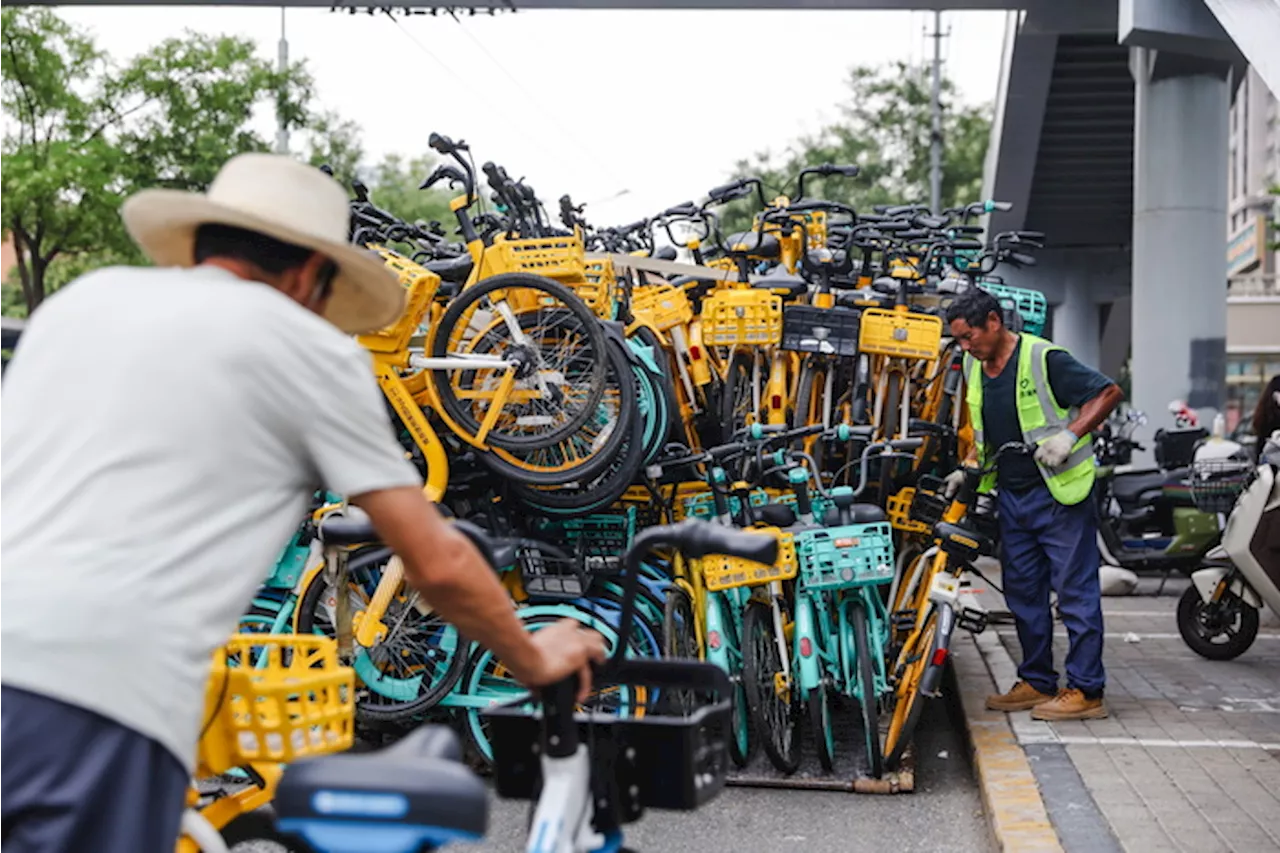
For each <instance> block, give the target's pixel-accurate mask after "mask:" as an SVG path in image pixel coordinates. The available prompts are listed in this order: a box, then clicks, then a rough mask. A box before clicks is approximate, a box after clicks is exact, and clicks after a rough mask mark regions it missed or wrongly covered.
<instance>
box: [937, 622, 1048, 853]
mask: <svg viewBox="0 0 1280 853" xmlns="http://www.w3.org/2000/svg"><path fill="white" fill-rule="evenodd" d="M956 639H958V641H959V642H957V643H956V644H955V648H953V650H952V655H951V661H952V665H953V669H954V672H955V679H956V687H957V689H956V691H955V695H956V698H957V700H958V701H959V704H960V709H961V711H962V712H963V714H964V723H965V729H966V731H967V733H968V736H969V749H970V753H971V758H972V760H973V768H974V772H975V773H976V774H977V776H978V786H979V787H980V788H981V789H982V803H983V807H984V808H985V810H986V813H987V820H988V821H989V823H990V826H991V832H992V834H993V835H994V836H995V840H996V846H997V848H998V849H1000V850H1016V851H1019V853H1021V851H1044V853H1061V851H1062V845H1061V843H1060V842H1059V841H1058V834H1057V832H1055V831H1054V828H1053V824H1052V822H1050V820H1049V812H1048V810H1047V809H1046V808H1045V804H1044V800H1043V799H1042V798H1041V796H1040V786H1039V784H1038V783H1037V782H1036V777H1035V774H1034V773H1033V772H1032V770H1031V764H1030V763H1029V762H1028V761H1027V754H1026V752H1024V751H1023V749H1022V747H1021V746H1020V745H1019V744H1018V739H1017V737H1015V735H1014V732H1013V727H1012V726H1011V725H1010V723H1009V719H1008V716H1007V715H1006V714H1002V713H1000V712H998V711H988V710H987V709H986V697H987V695H988V693H994V692H996V684H995V679H994V678H993V677H992V675H991V672H990V670H989V669H988V667H987V663H986V661H985V660H984V657H983V653H982V650H981V649H980V648H979V645H978V638H977V637H974V636H973V635H971V634H969V633H968V632H957V637H956ZM992 639H994V637H993V638H992ZM996 642H999V640H996ZM956 652H959V654H956Z"/></svg>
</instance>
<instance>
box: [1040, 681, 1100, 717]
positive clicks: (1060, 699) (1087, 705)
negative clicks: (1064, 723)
mask: <svg viewBox="0 0 1280 853" xmlns="http://www.w3.org/2000/svg"><path fill="white" fill-rule="evenodd" d="M1106 715H1107V706H1106V705H1105V704H1103V702H1102V697H1101V696H1099V697H1098V698H1097V699H1089V698H1088V697H1086V696H1085V695H1084V692H1083V691H1081V690H1077V689H1076V688H1074V687H1069V688H1067V689H1066V690H1062V691H1059V693H1058V695H1057V696H1055V697H1053V701H1051V702H1045V703H1044V704H1043V705H1037V706H1035V707H1034V708H1032V709H1031V719H1033V720H1101V719H1102V718H1103V717H1105V716H1106Z"/></svg>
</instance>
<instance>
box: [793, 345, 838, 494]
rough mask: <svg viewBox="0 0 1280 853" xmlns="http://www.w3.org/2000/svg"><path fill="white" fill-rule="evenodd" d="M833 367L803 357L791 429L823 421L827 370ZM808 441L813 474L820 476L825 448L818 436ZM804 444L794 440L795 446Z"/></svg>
mask: <svg viewBox="0 0 1280 853" xmlns="http://www.w3.org/2000/svg"><path fill="white" fill-rule="evenodd" d="M833 368H834V366H827V365H824V364H822V363H821V362H820V361H819V359H818V358H817V357H816V356H809V357H808V358H806V359H805V362H804V367H802V368H801V370H800V381H799V382H798V383H797V385H796V410H795V416H794V417H793V418H792V423H791V426H792V428H793V429H795V428H799V427H803V426H809V425H811V424H820V423H822V422H823V415H824V412H823V406H824V404H825V402H826V401H825V400H824V394H825V392H826V385H827V370H829V369H833ZM809 443H810V445H811V446H810V448H809V455H811V456H812V457H813V461H814V463H815V464H816V465H817V469H816V470H815V472H814V474H815V475H816V476H819V477H820V476H822V473H823V471H825V470H826V462H825V459H824V456H825V454H826V448H825V447H824V446H823V443H822V439H821V438H820V437H818V438H814V439H813V440H812V441H810V442H809ZM804 445H805V440H804V439H800V440H798V441H797V442H796V447H797V448H803V447H804Z"/></svg>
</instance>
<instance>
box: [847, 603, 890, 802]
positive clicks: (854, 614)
mask: <svg viewBox="0 0 1280 853" xmlns="http://www.w3.org/2000/svg"><path fill="white" fill-rule="evenodd" d="M849 623H850V624H849V626H850V628H851V629H852V633H853V649H854V654H855V655H857V657H858V688H859V691H860V694H861V695H859V696H858V704H859V705H860V706H861V708H862V728H863V737H864V738H865V739H866V743H867V769H868V770H869V771H870V773H871V777H872V778H873V779H879V778H880V777H881V776H883V775H884V753H883V751H882V750H881V747H880V716H879V706H880V697H879V696H876V695H875V663H874V661H872V659H871V636H870V634H869V633H868V630H869V629H868V627H867V611H866V607H865V606H864V605H863V603H862V602H861V601H853V602H851V603H850V605H849Z"/></svg>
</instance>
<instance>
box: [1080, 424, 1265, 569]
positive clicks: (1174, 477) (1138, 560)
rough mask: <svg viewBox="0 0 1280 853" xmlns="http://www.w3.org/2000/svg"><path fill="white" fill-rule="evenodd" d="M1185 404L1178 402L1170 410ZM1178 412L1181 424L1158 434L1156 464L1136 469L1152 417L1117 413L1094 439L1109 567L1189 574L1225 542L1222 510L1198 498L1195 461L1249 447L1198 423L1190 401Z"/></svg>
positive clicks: (1101, 538) (1102, 548)
mask: <svg viewBox="0 0 1280 853" xmlns="http://www.w3.org/2000/svg"><path fill="white" fill-rule="evenodd" d="M1175 407H1178V404H1176V403H1175V404H1174V405H1173V406H1171V407H1170V408H1171V410H1174V409H1175ZM1178 408H1180V409H1181V411H1178V412H1176V414H1177V422H1178V426H1177V428H1175V429H1172V430H1158V431H1157V432H1156V435H1155V442H1154V445H1155V457H1156V463H1157V464H1156V466H1155V467H1144V468H1134V467H1133V466H1132V464H1131V462H1132V456H1133V452H1134V451H1135V450H1137V451H1145V450H1146V448H1145V447H1144V446H1143V445H1142V444H1140V443H1138V442H1137V441H1136V440H1134V438H1133V434H1134V431H1135V430H1136V429H1137V428H1138V427H1140V426H1142V425H1143V424H1145V423H1146V416H1145V415H1144V414H1143V413H1142V412H1137V411H1133V410H1130V411H1129V412H1127V413H1126V414H1125V415H1124V416H1123V417H1121V418H1118V419H1112V421H1110V422H1108V423H1107V424H1105V425H1104V426H1103V427H1102V428H1101V429H1100V430H1099V434H1098V436H1097V438H1096V440H1095V449H1096V453H1097V458H1098V463H1099V467H1098V480H1097V482H1098V484H1097V486H1096V488H1095V492H1094V497H1095V500H1096V501H1097V505H1098V550H1099V553H1100V554H1101V557H1102V563H1103V565H1109V566H1115V567H1118V568H1122V569H1128V570H1130V571H1134V572H1160V573H1162V575H1163V577H1162V580H1161V584H1160V588H1159V589H1158V590H1157V594H1159V593H1160V592H1161V591H1162V590H1163V588H1164V581H1167V580H1168V579H1169V577H1170V576H1171V575H1172V574H1174V573H1175V572H1184V573H1187V574H1190V573H1191V572H1193V571H1195V570H1196V569H1198V568H1200V566H1201V565H1202V563H1203V562H1204V559H1205V556H1206V555H1207V554H1208V553H1209V551H1210V550H1211V549H1212V548H1213V547H1214V546H1216V545H1217V544H1218V542H1219V540H1220V538H1221V534H1222V525H1221V523H1220V520H1219V517H1218V514H1217V513H1213V512H1205V511H1203V510H1201V509H1200V508H1198V507H1197V506H1196V505H1195V502H1194V501H1193V500H1192V497H1191V488H1190V485H1189V478H1190V476H1191V470H1192V468H1191V466H1192V464H1193V463H1194V461H1195V460H1199V459H1224V458H1225V459H1230V458H1235V457H1238V456H1240V455H1242V454H1243V453H1244V450H1243V448H1242V447H1241V446H1240V445H1239V444H1238V443H1236V442H1233V441H1228V440H1227V439H1225V438H1223V436H1222V434H1221V432H1222V431H1221V430H1216V431H1215V434H1214V435H1210V434H1209V432H1208V431H1207V430H1205V429H1203V428H1201V427H1199V426H1198V425H1196V423H1195V421H1194V418H1195V415H1194V413H1193V412H1191V411H1190V410H1188V409H1185V407H1178Z"/></svg>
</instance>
